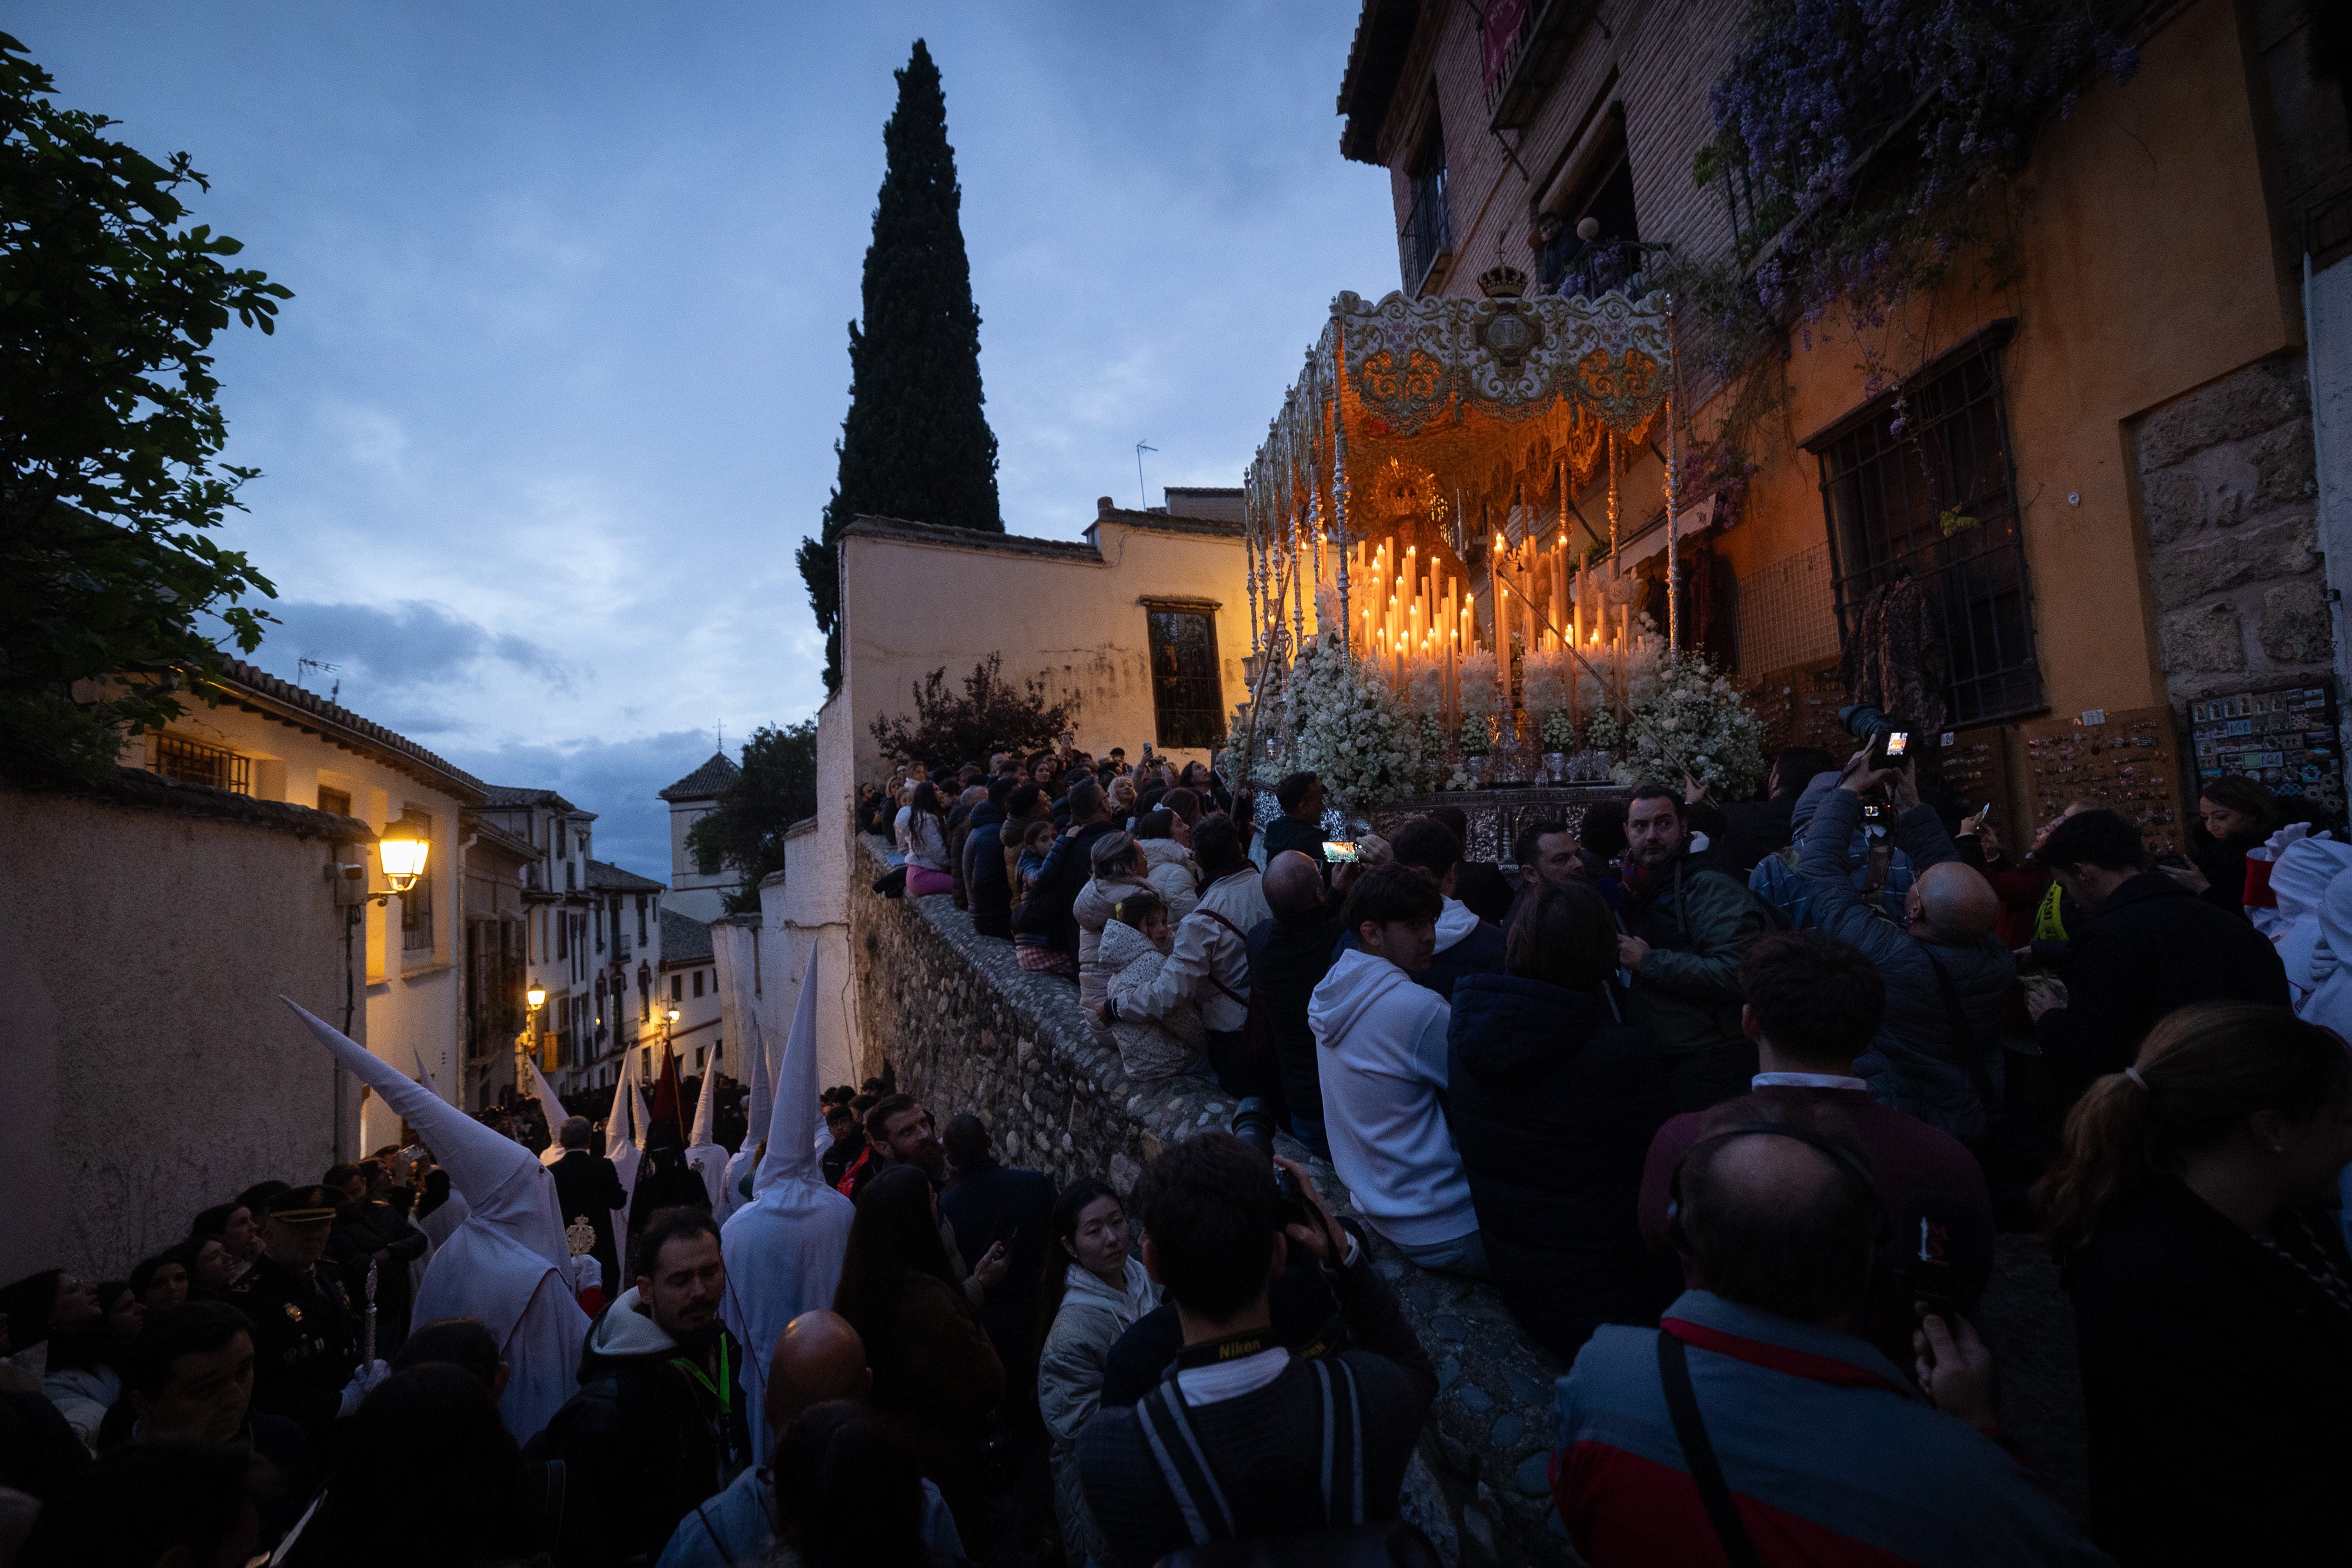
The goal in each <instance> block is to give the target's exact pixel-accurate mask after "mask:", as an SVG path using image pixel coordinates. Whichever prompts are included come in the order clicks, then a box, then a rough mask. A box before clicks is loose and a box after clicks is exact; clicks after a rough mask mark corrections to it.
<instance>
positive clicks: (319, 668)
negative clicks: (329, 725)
mask: <svg viewBox="0 0 2352 1568" xmlns="http://www.w3.org/2000/svg"><path fill="white" fill-rule="evenodd" d="M294 670H295V675H294V684H295V685H298V686H300V687H301V688H302V689H303V690H304V691H309V690H310V672H317V673H320V674H330V675H333V676H334V677H335V684H334V685H333V686H331V688H329V690H328V692H327V700H328V701H329V702H334V701H337V700H338V699H340V698H341V696H342V695H343V677H342V675H341V670H342V666H341V664H327V663H325V662H323V661H321V660H319V659H313V658H311V657H310V655H309V654H307V653H306V654H304V655H303V656H302V657H301V658H299V659H297V660H295V661H294Z"/></svg>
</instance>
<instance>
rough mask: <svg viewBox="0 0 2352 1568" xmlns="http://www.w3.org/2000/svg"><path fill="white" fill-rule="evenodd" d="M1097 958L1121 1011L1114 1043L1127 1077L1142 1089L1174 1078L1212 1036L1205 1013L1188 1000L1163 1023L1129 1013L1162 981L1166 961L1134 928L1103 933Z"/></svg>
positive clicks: (1112, 926)
mask: <svg viewBox="0 0 2352 1568" xmlns="http://www.w3.org/2000/svg"><path fill="white" fill-rule="evenodd" d="M1096 956H1097V960H1098V962H1099V964H1100V967H1102V969H1103V971H1104V972H1105V973H1106V974H1107V975H1108V977H1109V978H1108V984H1109V994H1110V997H1111V999H1112V1000H1114V1001H1116V1002H1118V1006H1119V1016H1118V1022H1117V1023H1115V1024H1113V1025H1111V1030H1110V1032H1111V1038H1112V1040H1114V1041H1115V1042H1116V1043H1117V1044H1118V1060H1119V1061H1120V1063H1121V1064H1122V1065H1123V1066H1125V1067H1126V1069H1127V1075H1128V1076H1129V1078H1132V1079H1134V1080H1135V1081H1136V1082H1139V1083H1148V1082H1151V1081H1152V1080H1154V1079H1159V1078H1171V1077H1173V1076H1174V1075H1175V1074H1177V1073H1179V1072H1181V1071H1183V1070H1184V1064H1185V1063H1187V1062H1189V1061H1192V1059H1193V1058H1194V1057H1196V1056H1198V1055H1200V1054H1201V1052H1202V1051H1206V1050H1207V1049H1208V1046H1209V1036H1208V1031H1207V1030H1204V1029H1202V1027H1201V1009H1199V1008H1197V1007H1195V1006H1194V1005H1193V1004H1192V1002H1191V1001H1190V1000H1186V1001H1181V1002H1178V1003H1177V1004H1176V1005H1175V1006H1174V1007H1172V1008H1171V1009H1168V1011H1167V1013H1166V1014H1165V1015H1164V1016H1162V1017H1160V1018H1146V1017H1143V1016H1141V1015H1140V1014H1139V1013H1135V1012H1131V1011H1129V1009H1130V1008H1131V1007H1132V1006H1133V1005H1134V1003H1135V1002H1136V1001H1137V999H1138V998H1141V997H1142V995H1143V994H1144V993H1145V992H1146V991H1147V990H1149V989H1150V986H1151V983H1152V982H1153V981H1154V980H1157V979H1158V978H1160V966H1161V965H1162V964H1165V963H1166V962H1168V958H1167V956H1166V955H1165V954H1163V953H1161V952H1160V949H1159V948H1157V947H1154V946H1152V945H1151V944H1150V943H1149V942H1147V941H1145V940H1144V937H1143V933H1142V932H1140V931H1138V930H1137V929H1136V928H1135V927H1134V926H1132V925H1124V924H1122V923H1120V922H1119V921H1117V920H1114V921H1111V922H1109V923H1108V925H1104V927H1103V928H1102V936H1101V940H1100V942H1099V943H1098V945H1097V947H1096Z"/></svg>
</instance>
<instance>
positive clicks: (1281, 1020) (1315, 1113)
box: [1249, 908, 1344, 1122]
mask: <svg viewBox="0 0 2352 1568" xmlns="http://www.w3.org/2000/svg"><path fill="white" fill-rule="evenodd" d="M1342 935H1344V932H1343V929H1342V927H1341V925H1340V922H1339V911H1338V910H1336V909H1331V908H1318V909H1316V910H1315V911H1314V912H1313V913H1311V914H1309V915H1305V916H1304V917H1302V918H1299V919H1297V920H1285V919H1283V918H1282V916H1280V915H1276V916H1275V917H1274V918H1273V919H1271V920H1261V921H1259V922H1258V923H1257V925H1255V926H1254V927H1253V928H1252V929H1251V931H1250V934H1249V974H1250V1002H1251V1005H1252V1006H1253V1007H1255V1008H1257V1009H1259V1010H1260V1011H1262V1012H1263V1013H1264V1015H1265V1020H1266V1026H1267V1028H1268V1029H1269V1030H1272V1031H1273V1034H1274V1062H1275V1070H1276V1072H1277V1073H1278V1074H1279V1076H1280V1077H1281V1080H1282V1103H1284V1104H1285V1105H1286V1106H1288V1107H1289V1108H1290V1109H1291V1111H1292V1112H1293V1113H1296V1114H1299V1115H1303V1116H1306V1117H1307V1118H1309V1119H1310V1120H1313V1121H1318V1122H1319V1121H1321V1120H1322V1119H1323V1073H1322V1070H1321V1068H1320V1067H1319V1066H1318V1063H1317V1061H1316V1057H1315V1031H1314V1030H1313V1029H1311V1028H1309V1027H1308V1025H1307V998H1310V997H1312V996H1313V995H1314V994H1315V988H1316V987H1317V986H1318V985H1320V984H1322V982H1323V977H1324V976H1325V975H1326V974H1328V973H1329V972H1330V968H1331V960H1332V958H1333V957H1334V956H1337V954H1338V952H1339V939H1340V937H1341V936H1342Z"/></svg>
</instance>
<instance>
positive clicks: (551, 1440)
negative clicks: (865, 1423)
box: [528, 1208, 751, 1563]
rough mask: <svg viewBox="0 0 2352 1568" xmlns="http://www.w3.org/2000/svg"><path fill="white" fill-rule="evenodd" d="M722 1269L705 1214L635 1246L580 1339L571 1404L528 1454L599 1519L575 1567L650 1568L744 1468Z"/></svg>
mask: <svg viewBox="0 0 2352 1568" xmlns="http://www.w3.org/2000/svg"><path fill="white" fill-rule="evenodd" d="M726 1293H727V1263H726V1260H725V1258H724V1257H723V1256H722V1254H721V1252H720V1250H719V1227H718V1226H716V1225H714V1224H712V1223H711V1219H710V1215H709V1211H708V1210H705V1209H698V1208H673V1209H670V1210H668V1211H667V1212H665V1213H664V1214H662V1215H661V1217H660V1218H656V1220H655V1221H654V1222H653V1223H652V1224H651V1225H649V1226H647V1227H646V1230H645V1232H644V1233H643V1234H642V1235H640V1236H639V1237H638V1238H637V1239H636V1282H635V1285H634V1286H632V1287H631V1288H630V1289H629V1290H628V1291H624V1292H623V1293H622V1296H621V1299H620V1300H619V1301H614V1303H613V1304H612V1305H611V1306H610V1307H608V1308H606V1309H605V1311H604V1315H603V1316H602V1317H600V1318H598V1319H597V1320H596V1326H595V1327H594V1328H593V1329H592V1330H590V1331H589V1334H588V1343H587V1347H586V1348H585V1350H584V1351H583V1353H582V1354H581V1357H580V1392H579V1393H578V1394H576V1395H574V1396H572V1399H571V1401H570V1402H569V1403H568V1404H566V1405H565V1406H563V1408H562V1409H561V1410H559V1411H557V1412H556V1414H555V1418H554V1419H553V1420H551V1421H550V1422H549V1423H548V1424H547V1429H546V1430H545V1431H544V1432H542V1433H541V1434H540V1436H539V1437H537V1438H535V1439H533V1440H532V1442H531V1445H530V1448H529V1450H528V1453H529V1457H530V1458H534V1459H562V1460H563V1461H564V1463H565V1465H566V1466H567V1467H568V1468H569V1469H570V1471H571V1474H572V1477H573V1478H574V1479H573V1482H572V1486H573V1489H574V1490H573V1495H574V1496H576V1497H579V1498H581V1499H583V1500H585V1501H586V1503H587V1505H588V1506H589V1507H591V1508H593V1509H594V1510H595V1511H597V1513H598V1515H599V1516H600V1519H601V1521H602V1528H601V1529H598V1530H594V1531H586V1532H583V1533H584V1534H586V1535H587V1536H588V1537H589V1538H590V1539H591V1540H593V1553H592V1554H591V1555H589V1556H586V1557H583V1559H582V1561H583V1562H591V1563H627V1562H631V1561H643V1562H651V1561H652V1560H653V1559H654V1558H655V1557H656V1556H658V1555H659V1554H660V1552H661V1550H662V1548H663V1546H664V1545H665V1544H666V1543H667V1542H668V1540H669V1538H670V1533H671V1531H675V1530H676V1529H677V1521H679V1520H681V1519H683V1518H684V1517H686V1515H687V1514H688V1512H689V1511H692V1510H693V1509H694V1507H695V1506H696V1505H697V1504H698V1503H700V1502H701V1501H703V1500H705V1499H707V1498H709V1497H712V1496H715V1495H716V1494H718V1493H719V1491H720V1490H724V1489H725V1488H726V1487H727V1486H728V1484H729V1483H730V1482H731V1481H733V1480H734V1479H735V1478H736V1476H737V1475H738V1474H740V1472H741V1470H742V1469H743V1467H744V1466H745V1465H746V1464H748V1463H750V1462H751V1428H750V1426H749V1423H748V1410H749V1400H748V1398H747V1396H745V1394H744V1391H743V1378H742V1370H743V1349H742V1346H740V1344H738V1343H736V1342H735V1336H734V1335H732V1334H730V1333H728V1332H727V1331H726V1329H725V1328H724V1327H722V1326H721V1325H720V1324H719V1303H720V1301H722V1299H723V1298H724V1297H725V1295H726Z"/></svg>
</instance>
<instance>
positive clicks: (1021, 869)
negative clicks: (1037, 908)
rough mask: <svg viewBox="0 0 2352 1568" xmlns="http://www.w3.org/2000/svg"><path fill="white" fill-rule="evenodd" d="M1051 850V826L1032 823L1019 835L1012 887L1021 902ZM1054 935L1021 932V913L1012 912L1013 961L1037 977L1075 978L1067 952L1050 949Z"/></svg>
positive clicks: (1028, 892) (1034, 882)
mask: <svg viewBox="0 0 2352 1568" xmlns="http://www.w3.org/2000/svg"><path fill="white" fill-rule="evenodd" d="M1053 850H1054V824H1053V823H1051V822H1032V823H1030V824H1029V826H1028V829H1027V830H1026V831H1024V833H1023V834H1022V835H1021V859H1020V862H1019V864H1018V865H1017V866H1016V868H1015V874H1016V877H1017V879H1018V880H1017V881H1016V882H1015V883H1014V884H1013V885H1014V887H1015V889H1016V890H1017V892H1018V893H1019V894H1020V900H1021V902H1022V903H1024V904H1026V903H1027V902H1028V901H1029V894H1030V893H1031V892H1032V891H1033V890H1034V887H1035V885H1036V882H1037V873H1040V872H1042V871H1044V870H1045V857H1046V856H1047V855H1048V854H1051V853H1052V852H1053ZM1053 940H1054V938H1053V934H1052V933H1051V932H1048V931H1043V930H1037V931H1024V930H1023V929H1022V923H1021V912H1020V911H1019V910H1018V909H1017V908H1016V909H1015V910H1014V911H1013V962H1014V963H1016V964H1018V965H1020V966H1021V967H1023V968H1024V969H1027V970H1030V971H1032V972H1033V973H1035V974H1040V975H1074V974H1076V972H1077V966H1076V963H1075V962H1074V961H1073V960H1072V959H1071V957H1070V956H1069V955H1068V954H1067V953H1057V952H1055V950H1054V947H1053Z"/></svg>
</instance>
